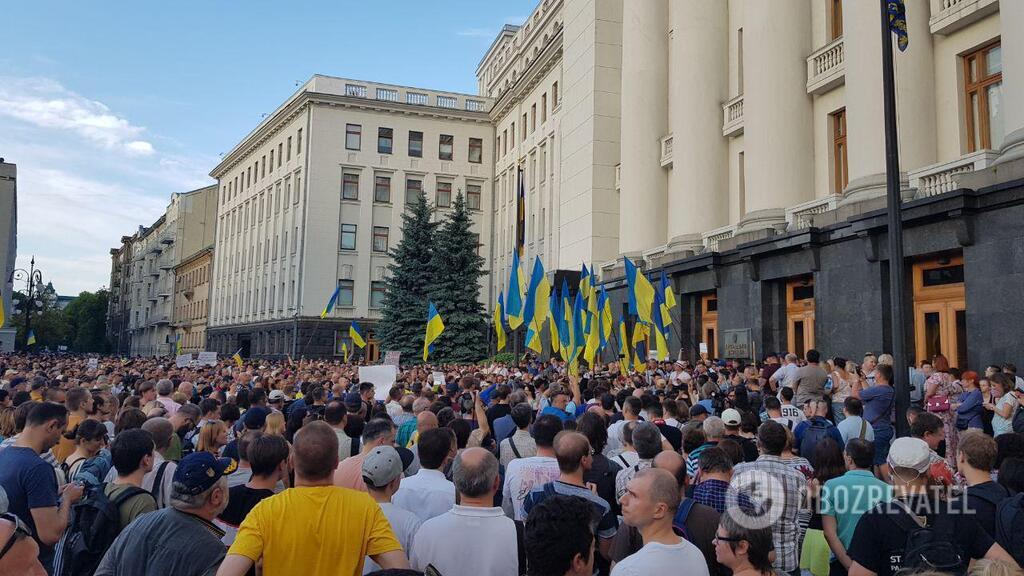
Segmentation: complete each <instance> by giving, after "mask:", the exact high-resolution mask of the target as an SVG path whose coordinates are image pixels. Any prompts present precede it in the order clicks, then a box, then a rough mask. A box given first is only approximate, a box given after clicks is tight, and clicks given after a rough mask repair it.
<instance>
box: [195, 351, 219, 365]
mask: <svg viewBox="0 0 1024 576" xmlns="http://www.w3.org/2000/svg"><path fill="white" fill-rule="evenodd" d="M196 360H198V362H199V363H200V364H202V365H204V366H216V365H217V353H216V352H200V353H199V358H197V359H196Z"/></svg>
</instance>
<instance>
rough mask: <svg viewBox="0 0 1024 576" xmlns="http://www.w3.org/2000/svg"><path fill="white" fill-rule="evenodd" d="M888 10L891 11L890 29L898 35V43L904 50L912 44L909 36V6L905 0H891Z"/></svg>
mask: <svg viewBox="0 0 1024 576" xmlns="http://www.w3.org/2000/svg"><path fill="white" fill-rule="evenodd" d="M886 11H887V12H888V13H889V30H891V31H892V33H893V34H895V35H896V45H897V46H899V49H900V52H903V51H905V50H906V49H907V45H908V44H910V37H909V36H907V7H906V5H905V4H904V3H903V0H889V1H888V2H887V3H886Z"/></svg>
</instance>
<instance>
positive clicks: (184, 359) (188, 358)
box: [174, 354, 192, 368]
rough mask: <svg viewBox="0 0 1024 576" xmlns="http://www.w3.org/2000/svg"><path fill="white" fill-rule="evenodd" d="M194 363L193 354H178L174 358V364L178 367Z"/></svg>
mask: <svg viewBox="0 0 1024 576" xmlns="http://www.w3.org/2000/svg"><path fill="white" fill-rule="evenodd" d="M191 363H192V355H191V354H178V355H177V356H176V357H175V358H174V365H175V366H177V367H178V368H188V365H189V364H191Z"/></svg>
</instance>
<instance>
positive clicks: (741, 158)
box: [736, 152, 747, 214]
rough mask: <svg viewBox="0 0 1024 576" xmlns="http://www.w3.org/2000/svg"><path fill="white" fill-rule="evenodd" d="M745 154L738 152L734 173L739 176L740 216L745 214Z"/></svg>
mask: <svg viewBox="0 0 1024 576" xmlns="http://www.w3.org/2000/svg"><path fill="white" fill-rule="evenodd" d="M745 154H746V153H745V152H740V153H739V154H738V155H737V157H736V172H737V173H738V174H739V185H738V186H737V187H738V188H739V192H740V194H739V196H740V198H739V202H738V204H739V207H740V214H746V213H747V167H746V158H745Z"/></svg>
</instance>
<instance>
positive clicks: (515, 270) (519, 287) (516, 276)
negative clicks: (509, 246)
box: [505, 251, 526, 330]
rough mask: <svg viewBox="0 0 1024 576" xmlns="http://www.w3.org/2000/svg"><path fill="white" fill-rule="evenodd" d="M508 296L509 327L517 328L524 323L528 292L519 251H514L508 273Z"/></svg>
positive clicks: (506, 310)
mask: <svg viewBox="0 0 1024 576" xmlns="http://www.w3.org/2000/svg"><path fill="white" fill-rule="evenodd" d="M507 294H508V297H506V298H505V313H506V314H508V327H509V328H511V329H513V330H515V329H517V328H519V327H520V326H522V324H523V296H524V295H525V294H526V278H525V277H524V276H523V270H522V268H520V266H519V253H518V252H517V251H513V252H512V267H511V268H510V269H509V275H508V292H507Z"/></svg>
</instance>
